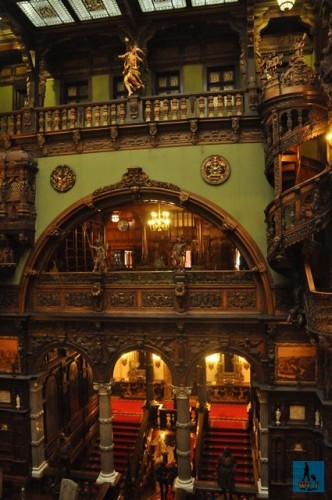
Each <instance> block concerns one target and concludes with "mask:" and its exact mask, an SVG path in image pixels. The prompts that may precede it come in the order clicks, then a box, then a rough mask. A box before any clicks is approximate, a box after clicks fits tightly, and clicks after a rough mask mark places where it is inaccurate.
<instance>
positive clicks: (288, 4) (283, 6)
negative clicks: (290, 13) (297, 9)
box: [278, 0, 295, 11]
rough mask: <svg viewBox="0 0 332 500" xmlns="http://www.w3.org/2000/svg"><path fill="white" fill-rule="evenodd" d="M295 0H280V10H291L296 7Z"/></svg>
mask: <svg viewBox="0 0 332 500" xmlns="http://www.w3.org/2000/svg"><path fill="white" fill-rule="evenodd" d="M294 4H295V0H278V5H279V7H280V10H283V11H285V10H291V9H292V8H293V7H294Z"/></svg>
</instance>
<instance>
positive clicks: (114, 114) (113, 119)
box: [111, 104, 117, 125]
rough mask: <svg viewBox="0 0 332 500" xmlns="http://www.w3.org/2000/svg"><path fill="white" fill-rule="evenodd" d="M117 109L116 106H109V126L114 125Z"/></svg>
mask: <svg viewBox="0 0 332 500" xmlns="http://www.w3.org/2000/svg"><path fill="white" fill-rule="evenodd" d="M116 116H117V109H116V104H111V125H116Z"/></svg>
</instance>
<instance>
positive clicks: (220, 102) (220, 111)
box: [217, 95, 224, 117]
mask: <svg viewBox="0 0 332 500" xmlns="http://www.w3.org/2000/svg"><path fill="white" fill-rule="evenodd" d="M217 110H218V112H217V114H218V117H221V116H223V115H224V97H223V96H222V95H218V97H217Z"/></svg>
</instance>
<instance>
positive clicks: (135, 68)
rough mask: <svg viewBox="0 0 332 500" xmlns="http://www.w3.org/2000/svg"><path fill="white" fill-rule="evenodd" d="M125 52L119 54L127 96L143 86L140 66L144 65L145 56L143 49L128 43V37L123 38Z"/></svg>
mask: <svg viewBox="0 0 332 500" xmlns="http://www.w3.org/2000/svg"><path fill="white" fill-rule="evenodd" d="M125 42H126V52H125V53H124V54H121V55H119V56H118V57H119V58H120V59H123V72H122V74H123V82H124V84H125V87H126V89H127V91H128V96H131V95H132V94H133V93H134V92H137V91H138V90H139V89H141V88H144V83H143V81H142V77H141V67H142V66H146V58H145V54H144V52H143V50H141V49H140V48H139V47H137V45H136V44H135V45H130V43H129V40H128V38H125Z"/></svg>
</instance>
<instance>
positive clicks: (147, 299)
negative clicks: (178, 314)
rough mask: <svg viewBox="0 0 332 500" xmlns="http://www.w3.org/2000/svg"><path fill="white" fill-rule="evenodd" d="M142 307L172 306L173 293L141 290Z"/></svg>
mask: <svg viewBox="0 0 332 500" xmlns="http://www.w3.org/2000/svg"><path fill="white" fill-rule="evenodd" d="M142 307H144V308H149V307H151V308H162V309H164V308H172V309H173V308H174V303H173V293H171V292H169V293H167V292H143V293H142Z"/></svg>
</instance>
